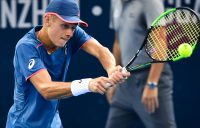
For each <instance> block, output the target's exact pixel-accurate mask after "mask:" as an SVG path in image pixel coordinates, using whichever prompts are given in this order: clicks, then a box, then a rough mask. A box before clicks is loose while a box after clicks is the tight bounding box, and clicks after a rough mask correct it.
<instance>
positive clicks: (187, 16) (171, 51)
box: [145, 7, 200, 62]
mask: <svg viewBox="0 0 200 128" xmlns="http://www.w3.org/2000/svg"><path fill="white" fill-rule="evenodd" d="M199 35H200V20H199V17H198V15H197V14H196V13H195V12H194V11H193V10H191V9H190V8H186V7H180V8H173V9H170V10H168V11H166V12H164V13H162V14H161V15H160V16H159V17H158V18H157V19H156V20H155V21H154V22H153V23H152V25H151V28H150V31H149V33H148V36H147V38H146V39H145V40H146V43H145V50H146V52H147V54H148V55H149V57H150V58H152V59H153V61H154V62H167V61H177V60H180V59H183V58H185V57H183V56H181V55H180V54H179V52H178V46H179V45H181V44H183V43H188V44H189V45H190V46H191V47H192V49H193V51H194V49H195V47H196V45H197V43H198V41H199Z"/></svg>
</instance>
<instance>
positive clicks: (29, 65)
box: [28, 59, 35, 69]
mask: <svg viewBox="0 0 200 128" xmlns="http://www.w3.org/2000/svg"><path fill="white" fill-rule="evenodd" d="M34 65H35V60H34V59H30V60H29V64H28V69H31V68H33V66H34Z"/></svg>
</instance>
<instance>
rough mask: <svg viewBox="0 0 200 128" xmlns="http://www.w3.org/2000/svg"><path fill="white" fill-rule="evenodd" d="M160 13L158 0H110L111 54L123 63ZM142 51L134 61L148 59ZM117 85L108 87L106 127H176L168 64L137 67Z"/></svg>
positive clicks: (131, 55)
mask: <svg viewBox="0 0 200 128" xmlns="http://www.w3.org/2000/svg"><path fill="white" fill-rule="evenodd" d="M163 12H164V6H163V1H162V0H112V1H111V18H110V22H111V24H110V27H111V28H112V29H114V30H115V41H114V46H113V54H114V57H115V59H116V63H117V64H118V65H122V66H125V65H126V64H127V63H128V62H129V60H130V59H131V58H132V57H133V55H134V54H135V53H136V52H137V50H138V49H139V48H140V46H141V45H142V43H143V40H144V38H145V35H146V34H147V29H148V28H150V26H151V24H152V22H153V21H154V20H155V19H156V18H157V17H158V16H159V15H160V14H161V13H163ZM148 59H149V57H148V55H147V54H146V53H145V50H143V52H142V53H141V54H140V57H138V58H137V59H136V60H135V62H134V64H135V65H137V64H140V63H142V62H146V61H148ZM121 85H123V86H116V87H113V88H110V89H108V91H107V99H108V101H109V103H110V110H109V114H108V119H107V123H106V128H133V127H134V128H135V127H136V125H137V122H138V119H139V120H141V121H142V122H143V124H144V125H145V127H146V128H176V123H175V116H174V109H173V97H172V92H173V74H172V71H171V68H170V65H169V64H167V63H165V64H163V63H158V64H152V65H151V66H149V67H145V68H143V69H138V70H137V71H135V72H134V75H132V76H130V77H129V78H128V79H127V80H126V81H125V82H123V83H122V84H121Z"/></svg>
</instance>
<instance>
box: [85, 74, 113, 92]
mask: <svg viewBox="0 0 200 128" xmlns="http://www.w3.org/2000/svg"><path fill="white" fill-rule="evenodd" d="M107 83H110V84H111V85H113V84H114V83H113V81H111V80H110V79H109V78H107V77H98V78H94V79H92V80H91V81H90V83H89V85H88V87H89V90H90V91H91V92H95V93H100V94H102V95H103V94H104V93H105V92H106V91H107V89H108V86H106V84H107Z"/></svg>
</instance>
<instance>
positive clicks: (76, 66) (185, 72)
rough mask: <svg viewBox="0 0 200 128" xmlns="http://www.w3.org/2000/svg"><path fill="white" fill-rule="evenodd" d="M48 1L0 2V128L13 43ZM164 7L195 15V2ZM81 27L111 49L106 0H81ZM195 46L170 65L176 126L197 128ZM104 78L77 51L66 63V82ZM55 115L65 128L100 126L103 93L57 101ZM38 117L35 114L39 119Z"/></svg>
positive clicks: (176, 0) (169, 1)
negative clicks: (185, 9)
mask: <svg viewBox="0 0 200 128" xmlns="http://www.w3.org/2000/svg"><path fill="white" fill-rule="evenodd" d="M49 1H50V0H0V44H1V47H0V98H1V100H0V128H3V127H5V123H6V118H7V112H8V110H9V108H10V106H11V105H12V103H13V88H14V77H13V63H12V61H13V55H14V48H15V45H16V43H17V41H18V40H19V39H20V38H21V37H22V36H23V35H24V34H25V33H26V32H27V31H28V30H29V29H31V28H32V27H33V26H35V25H37V24H41V23H42V14H43V12H44V9H45V7H46V5H47V4H48V2H49ZM164 4H165V7H166V9H169V8H173V7H179V6H186V7H190V8H192V9H194V10H195V11H196V12H198V13H200V0H164ZM80 9H81V18H82V19H83V20H84V21H86V22H87V23H88V24H89V27H88V28H83V29H85V31H86V32H87V33H89V34H90V35H91V36H93V37H95V38H96V39H97V40H98V41H99V42H100V43H102V44H103V45H104V46H106V47H108V48H109V49H110V50H112V45H113V40H114V31H113V30H111V29H109V27H108V26H109V9H110V1H109V0H80ZM199 58H200V48H197V50H196V52H195V53H194V54H193V55H192V57H191V58H189V59H185V60H183V61H180V62H177V63H172V64H171V65H172V69H173V71H174V82H175V83H174V85H175V86H174V107H175V114H176V121H177V125H178V128H191V127H193V126H196V127H200V121H199V119H200V109H199V108H200V91H199V90H200V83H199V81H198V78H199V75H198V74H199V71H200V68H199V65H200V61H199ZM100 75H106V73H105V71H104V70H103V68H102V67H101V65H100V63H99V62H98V61H97V60H96V59H95V58H94V57H91V56H89V55H88V54H86V53H84V52H83V51H80V52H79V53H77V54H76V55H75V56H74V58H73V59H72V62H71V64H70V70H69V73H68V81H71V80H74V79H80V78H83V77H97V76H100ZM59 110H60V115H61V119H62V122H63V125H64V127H67V128H103V127H104V125H105V121H106V119H107V114H108V110H109V105H108V103H107V101H106V99H105V96H104V95H100V94H85V95H81V96H79V97H72V98H69V99H65V100H62V102H61V104H60V108H59ZM38 116H39V115H38Z"/></svg>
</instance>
